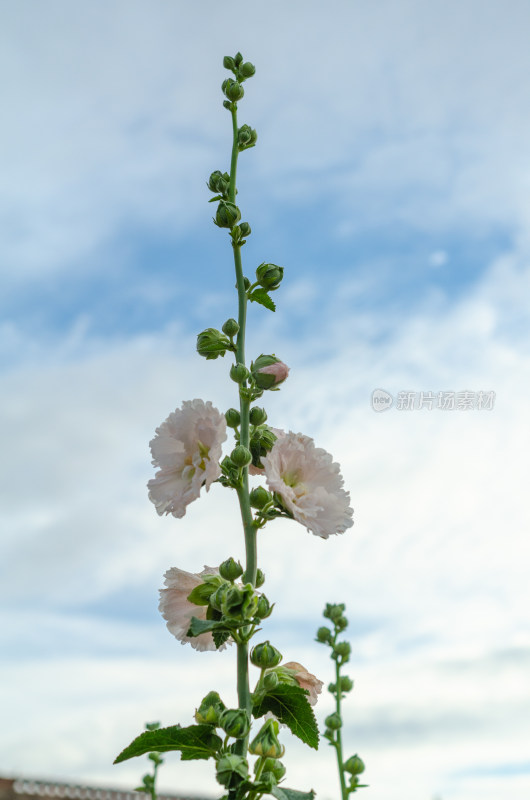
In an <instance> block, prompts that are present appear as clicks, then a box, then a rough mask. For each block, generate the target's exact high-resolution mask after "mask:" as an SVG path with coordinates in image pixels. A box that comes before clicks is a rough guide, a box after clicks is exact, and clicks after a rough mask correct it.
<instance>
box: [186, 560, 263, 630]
mask: <svg viewBox="0 0 530 800" xmlns="http://www.w3.org/2000/svg"><path fill="white" fill-rule="evenodd" d="M242 575H243V567H242V566H241V564H240V563H239V561H236V560H235V559H234V558H232V557H230V558H228V559H226V561H223V563H222V564H221V565H220V567H219V574H218V575H205V576H204V577H203V579H202V582H201V583H200V584H198V585H197V586H195V588H194V589H193V590H192V591H191V592H190V594H189V595H188V601H189V602H190V603H193V604H195V605H197V606H207V612H206V619H207V620H210V621H211V626H212V630H216V631H218V632H219V633H220V634H224V637H225V638H224V641H226V638H228V636H231V637H232V638H234V639H237V640H240V641H243V640H244V641H248V639H250V638H251V636H252V635H253V634H254V631H255V630H256V627H257V626H258V625H259V624H260V623H261V621H262V620H264V619H266V618H267V617H269V616H270V615H271V613H272V609H273V605H271V603H270V602H269V600H268V599H267V597H266V596H265V595H264V594H260V593H259V592H257V591H256V589H255V587H254V586H253V585H252V584H251V583H244V584H242V583H241V582H238V583H236V581H237V580H238V578H240V577H241V576H242ZM263 581H264V576H263V573H260V575H258V578H257V580H256V583H257V584H259V585H262V583H263ZM192 623H193V621H192ZM189 635H193V632H192V626H190V633H189Z"/></svg>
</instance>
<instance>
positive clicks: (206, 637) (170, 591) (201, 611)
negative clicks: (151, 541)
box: [158, 566, 226, 650]
mask: <svg viewBox="0 0 530 800" xmlns="http://www.w3.org/2000/svg"><path fill="white" fill-rule="evenodd" d="M218 574H219V569H218V567H206V566H205V567H204V569H203V571H202V572H199V573H198V574H196V573H194V572H185V571H184V570H183V569H179V568H178V567H172V568H171V569H168V571H167V572H166V574H165V575H164V583H165V585H166V588H165V589H160V604H159V606H158V610H159V611H160V613H161V614H162V616H163V617H164V619H165V620H166V626H167V629H168V631H169V632H170V633H172V634H173V636H175V637H176V638H177V639H178V640H179V641H180V642H182V644H186V643H187V642H189V643H190V644H191V646H192V647H194V648H195V650H216V649H217V648H216V646H215V644H214V641H213V636H212V634H211V633H201V634H200V636H187V633H188V630H189V627H190V623H191V618H192V617H197V619H206V611H207V608H208V606H196V605H195V604H194V603H190V601H189V600H188V595H189V594H190V592H191V591H192V590H193V589H195V587H196V586H200V584H201V583H202V582H203V580H202V579H203V577H204V576H205V575H218ZM225 647H226V645H221V647H220V648H219V650H224V648H225Z"/></svg>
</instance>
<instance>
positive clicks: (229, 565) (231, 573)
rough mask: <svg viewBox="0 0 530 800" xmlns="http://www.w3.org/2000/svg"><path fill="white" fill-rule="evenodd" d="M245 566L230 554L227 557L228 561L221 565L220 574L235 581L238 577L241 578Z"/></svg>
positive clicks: (228, 579)
mask: <svg viewBox="0 0 530 800" xmlns="http://www.w3.org/2000/svg"><path fill="white" fill-rule="evenodd" d="M243 571H244V570H243V567H242V566H241V564H240V563H239V561H235V559H233V558H232V556H230V558H227V559H226V561H223V563H222V564H221V565H220V567H219V574H220V576H221V577H222V578H224V579H225V580H227V581H235V580H237V578H240V577H241V575H242V574H243Z"/></svg>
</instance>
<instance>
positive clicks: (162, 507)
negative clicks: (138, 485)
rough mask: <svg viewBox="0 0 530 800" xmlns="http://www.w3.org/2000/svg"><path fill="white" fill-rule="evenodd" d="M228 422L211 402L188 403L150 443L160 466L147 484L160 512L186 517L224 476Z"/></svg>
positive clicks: (154, 459) (197, 401)
mask: <svg viewBox="0 0 530 800" xmlns="http://www.w3.org/2000/svg"><path fill="white" fill-rule="evenodd" d="M225 439H226V420H225V418H224V415H223V414H221V413H220V412H219V411H218V410H217V409H216V408H214V407H213V406H212V404H211V403H210V401H208V402H206V403H205V402H204V400H185V401H184V402H183V403H182V408H180V409H178V408H177V409H176V411H173V412H172V413H171V414H170V415H169V417H168V418H167V419H166V420H165V421H164V422H163V423H162V425H160V427H159V428H157V429H156V436H155V438H154V439H153V440H152V441H151V442H150V447H151V453H152V456H153V465H154V466H158V467H160V470H159V471H158V472H157V473H156V475H155V477H154V478H152V479H151V480H150V481H149V483H148V484H147V486H148V488H149V499H150V500H151V501H152V502H153V503H154V504H155V506H156V510H157V512H158V513H159V514H160V515H162V514H173V516H174V517H183V516H184V514H185V513H186V506H187V505H188V504H189V503H191V502H192V501H193V500H196V499H197V498H198V497H199V494H200V491H201V488H202V486H205V487H206V491H208V489H209V488H210V485H211V484H212V482H213V481H215V480H216V479H217V478H218V477H219V475H220V474H221V467H220V466H219V461H220V459H221V452H222V449H221V448H222V443H223V442H224V441H225Z"/></svg>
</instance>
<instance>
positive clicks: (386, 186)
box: [0, 0, 530, 280]
mask: <svg viewBox="0 0 530 800" xmlns="http://www.w3.org/2000/svg"><path fill="white" fill-rule="evenodd" d="M230 8H231V9H232V13H230V11H229V10H227V6H226V5H225V6H223V8H222V9H221V8H219V7H217V6H216V5H215V4H214V3H211V2H210V3H208V24H207V25H205V24H204V16H203V14H202V13H199V12H197V11H196V10H195V8H194V7H193V6H187V7H185V6H183V5H182V4H169V3H166V2H160V1H159V0H156V1H155V2H153V3H150V4H149V6H147V5H146V4H145V3H142V2H127V3H123V2H116V3H114V4H113V5H112V6H111V7H109V5H108V4H103V3H97V2H96V3H92V4H91V6H90V7H89V8H88V7H87V8H83V9H78V8H76V9H75V12H74V10H73V8H72V7H71V6H70V5H69V4H68V3H66V2H55V3H53V4H52V5H51V6H50V5H47V6H46V8H44V7H42V6H35V5H34V4H31V14H29V13H27V7H26V4H25V3H24V2H20V3H18V4H17V5H16V6H13V7H11V8H10V9H9V10H8V11H6V12H5V13H4V25H3V45H2V53H3V55H2V66H3V71H4V74H10V75H12V76H13V77H14V80H11V81H9V82H7V83H5V85H4V87H3V97H2V103H3V108H4V109H8V111H7V112H6V113H5V114H4V125H3V126H2V131H1V133H0V142H1V145H2V147H1V149H2V151H3V152H4V154H6V155H5V157H4V161H3V165H2V174H3V181H2V187H3V188H2V190H1V193H0V216H1V218H2V219H3V221H4V225H3V228H4V230H5V232H6V235H5V236H4V238H3V246H2V262H3V263H4V264H6V265H8V266H9V267H10V270H9V274H10V280H15V278H17V279H19V278H20V277H21V276H25V275H32V276H34V277H37V278H38V277H39V276H45V275H48V274H50V273H53V272H56V271H60V270H64V269H66V268H68V267H69V266H71V265H76V266H77V268H78V269H80V268H86V265H87V264H91V269H93V268H94V264H95V263H98V262H100V264H101V267H102V268H104V267H105V265H107V264H109V263H111V259H110V257H109V252H108V248H109V247H110V246H111V244H112V243H114V242H115V241H116V238H117V236H118V235H119V234H120V232H123V231H128V230H131V229H133V230H138V229H144V230H156V231H160V232H162V231H163V232H164V234H165V235H167V236H175V235H179V234H180V233H181V232H182V231H184V230H189V229H190V226H191V227H193V226H194V225H195V224H196V223H197V222H198V221H199V220H201V219H202V220H204V219H206V217H205V216H204V215H205V213H206V212H205V211H204V185H203V180H205V179H206V177H207V175H208V174H209V172H210V171H211V169H212V168H213V166H214V165H216V164H217V160H218V157H219V156H218V154H219V153H220V152H221V145H223V144H225V143H226V140H227V136H229V130H228V129H229V126H228V120H227V116H226V115H225V112H224V111H223V109H222V108H221V106H220V96H219V88H218V84H219V83H220V81H221V79H222V75H223V70H222V68H221V66H220V61H221V57H222V55H223V53H224V50H231V49H236V48H237V46H241V44H244V50H245V55H246V56H247V57H250V58H252V59H253V60H254V61H255V62H256V63H257V65H258V72H257V75H256V78H255V79H254V80H253V82H252V84H249V87H250V86H251V87H252V88H249V91H248V93H247V95H248V97H247V98H246V99H245V106H244V111H243V112H242V113H244V115H245V118H247V115H248V119H249V120H250V121H251V122H252V124H253V125H255V126H256V127H257V128H258V130H259V135H260V146H259V147H258V148H256V150H255V151H252V158H249V159H248V167H247V170H248V172H247V173H246V176H244V177H243V182H244V187H245V193H246V197H247V199H248V201H249V202H250V203H255V202H257V201H258V198H259V199H260V200H262V199H263V198H264V197H265V198H267V197H270V196H271V195H272V196H273V197H274V198H275V199H276V200H277V201H280V202H281V203H282V204H283V203H284V202H287V203H288V204H289V205H292V203H293V200H294V201H295V202H296V204H297V205H299V204H300V202H302V201H305V200H306V199H307V200H309V201H311V200H316V197H317V188H318V195H319V196H320V198H321V199H323V198H326V201H325V202H326V204H327V206H329V203H330V202H333V204H334V206H336V216H337V226H338V228H339V229H340V230H342V231H343V233H344V231H346V230H347V229H348V226H349V225H351V224H352V223H351V220H352V219H353V220H355V223H354V229H355V230H357V229H358V226H359V225H361V222H362V220H364V221H365V223H368V224H370V225H376V226H377V227H380V226H381V225H382V224H383V221H384V224H385V225H388V224H390V223H391V222H394V223H396V222H397V223H399V224H403V223H406V224H407V225H412V226H414V227H419V228H421V229H426V228H427V227H428V229H429V230H431V231H432V230H433V229H436V230H440V229H442V228H444V226H445V227H446V226H447V225H449V224H450V225H452V226H453V227H455V226H456V227H457V228H458V229H459V230H467V231H469V227H470V225H473V227H474V229H475V231H482V232H483V233H486V232H487V231H488V230H490V228H491V226H492V225H493V226H496V225H500V226H503V227H507V228H508V229H510V230H511V229H515V230H517V229H518V228H524V227H525V223H526V222H527V221H528V202H527V197H528V169H527V168H526V167H525V164H527V163H528V138H527V136H526V130H527V128H528V122H529V119H528V104H527V103H526V94H525V86H524V81H521V79H520V76H521V75H522V74H525V73H526V72H527V71H528V67H529V66H530V64H529V58H530V56H529V55H528V48H527V47H526V38H525V32H526V30H527V27H528V21H529V19H528V8H527V6H526V5H525V4H524V3H517V2H512V3H511V4H510V9H511V10H510V13H507V12H506V10H505V9H504V8H502V9H501V8H492V9H489V10H488V12H485V11H484V8H483V4H481V3H479V2H471V3H467V4H466V6H465V7H464V6H462V5H460V4H457V3H453V4H449V5H448V4H446V3H444V4H438V3H434V4H433V3H431V4H429V6H428V8H427V7H425V6H424V4H421V3H418V2H408V3H404V4H400V5H399V6H396V5H395V4H392V3H388V2H385V3H379V4H378V5H377V8H376V7H375V6H373V4H368V3H357V4H351V3H348V2H335V3H334V4H333V12H330V10H329V9H328V8H327V7H324V6H322V5H321V4H317V3H307V2H305V3H303V4H300V3H291V4H289V6H287V7H286V6H285V4H283V5H282V4H279V3H277V2H276V3H269V4H268V6H267V8H266V9H265V8H264V9H258V8H253V9H250V10H249V9H246V12H245V14H244V15H243V16H242V18H240V17H241V15H240V14H239V7H238V6H237V4H235V3H229V4H228V9H230ZM232 14H237V15H238V25H237V35H236V33H235V32H234V31H233V29H232ZM280 21H281V22H280ZM297 30H303V33H304V35H303V36H293V35H292V32H293V31H297ZM238 43H239V44H238ZM271 43H273V44H274V46H273V47H272V46H271ZM219 48H224V50H222V49H221V50H220V49H219ZM272 53H274V57H272V56H271V54H272ZM190 65H193V66H192V67H191V66H190ZM216 76H217V77H216ZM223 115H224V116H223ZM272 173H274V174H275V175H276V176H277V180H276V181H274V182H273V183H271V182H270V181H269V180H264V178H265V177H267V178H268V176H269V175H270V174H272ZM201 176H202V177H201ZM254 181H255V182H256V185H254ZM258 184H259V190H258V188H257V185H258ZM330 198H332V199H330ZM265 221H266V219H265ZM113 255H114V256H115V257H116V258H118V257H119V253H114V254H113ZM109 259H110V260H109Z"/></svg>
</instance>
